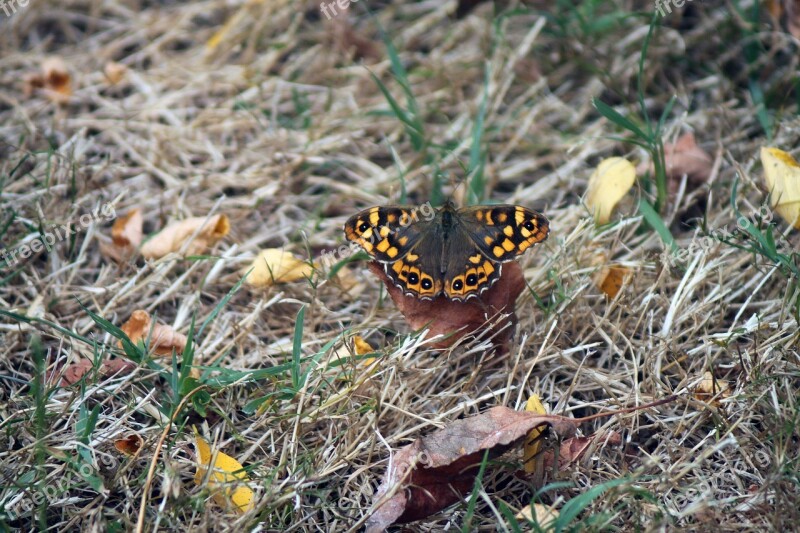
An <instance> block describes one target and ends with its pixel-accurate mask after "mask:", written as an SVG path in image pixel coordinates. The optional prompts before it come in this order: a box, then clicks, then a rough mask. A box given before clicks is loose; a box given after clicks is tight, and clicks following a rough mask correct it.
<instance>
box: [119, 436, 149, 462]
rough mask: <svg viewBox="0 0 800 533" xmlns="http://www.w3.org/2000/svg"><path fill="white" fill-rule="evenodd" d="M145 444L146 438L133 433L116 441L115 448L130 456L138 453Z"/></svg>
mask: <svg viewBox="0 0 800 533" xmlns="http://www.w3.org/2000/svg"><path fill="white" fill-rule="evenodd" d="M142 446H144V439H143V438H142V437H141V436H140V435H138V434H137V433H131V434H130V435H128V436H127V437H125V438H122V439H117V440H115V441H114V448H116V449H117V450H118V451H119V452H120V453H124V454H125V455H127V456H129V457H133V456H134V455H136V454H137V453H138V452H139V450H140V449H141V448H142Z"/></svg>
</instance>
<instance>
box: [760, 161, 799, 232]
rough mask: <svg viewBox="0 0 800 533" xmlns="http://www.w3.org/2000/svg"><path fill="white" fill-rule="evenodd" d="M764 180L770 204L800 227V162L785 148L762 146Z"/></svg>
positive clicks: (789, 221)
mask: <svg viewBox="0 0 800 533" xmlns="http://www.w3.org/2000/svg"><path fill="white" fill-rule="evenodd" d="M761 164H762V165H763V166H764V181H765V182H766V184H767V191H768V192H769V195H770V197H769V199H770V205H771V206H772V208H773V209H774V210H775V211H777V212H778V214H779V215H780V216H781V217H783V219H784V220H785V221H786V222H788V223H789V224H791V225H792V226H794V227H795V228H797V229H800V164H798V163H797V161H796V160H795V159H794V157H792V156H791V155H789V154H787V153H786V152H784V151H783V150H779V149H777V148H766V147H764V148H761Z"/></svg>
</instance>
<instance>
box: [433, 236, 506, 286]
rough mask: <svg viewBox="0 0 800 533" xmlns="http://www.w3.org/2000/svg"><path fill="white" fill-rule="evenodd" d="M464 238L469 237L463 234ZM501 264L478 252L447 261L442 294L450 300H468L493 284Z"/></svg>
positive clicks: (500, 270) (501, 267)
mask: <svg viewBox="0 0 800 533" xmlns="http://www.w3.org/2000/svg"><path fill="white" fill-rule="evenodd" d="M464 238H469V237H468V236H467V235H466V234H464ZM502 269H503V265H502V264H501V263H498V262H495V261H492V260H490V259H487V258H486V257H485V256H484V255H483V254H481V253H480V252H477V251H474V253H472V254H469V255H468V256H467V259H466V263H465V262H464V260H463V255H462V257H461V260H460V261H458V260H455V261H450V262H448V266H447V272H446V274H445V277H444V282H443V288H444V294H445V296H447V297H448V298H450V299H451V300H468V299H469V298H472V297H475V296H480V294H481V293H482V292H483V291H485V290H487V289H489V287H491V286H492V285H494V283H495V281H497V280H498V279H500V274H501V272H502Z"/></svg>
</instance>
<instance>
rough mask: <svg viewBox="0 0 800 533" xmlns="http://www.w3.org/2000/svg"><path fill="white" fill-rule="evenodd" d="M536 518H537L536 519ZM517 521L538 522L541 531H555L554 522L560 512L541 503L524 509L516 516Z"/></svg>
mask: <svg viewBox="0 0 800 533" xmlns="http://www.w3.org/2000/svg"><path fill="white" fill-rule="evenodd" d="M534 517H535V518H534ZM516 518H517V520H523V519H524V520H528V521H529V522H534V521H535V522H536V524H537V525H539V527H540V531H546V532H549V531H553V529H554V528H553V522H555V520H556V518H558V511H557V510H556V509H553V508H552V507H548V506H547V505H542V504H541V503H534V504H533V505H526V506H525V507H523V508H522V509H521V510H520V512H519V513H517V516H516Z"/></svg>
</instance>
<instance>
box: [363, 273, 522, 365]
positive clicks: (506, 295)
mask: <svg viewBox="0 0 800 533" xmlns="http://www.w3.org/2000/svg"><path fill="white" fill-rule="evenodd" d="M369 270H370V272H372V273H373V274H374V275H375V276H376V277H378V278H379V279H380V280H381V281H383V283H384V285H386V290H387V291H388V292H389V296H390V297H391V298H392V300H393V301H394V303H395V305H397V308H398V309H400V312H401V313H403V316H404V317H405V319H406V322H408V324H409V325H410V326H411V327H412V328H414V329H422V328H427V329H428V333H427V337H428V338H432V337H435V336H436V335H442V336H443V338H442V339H441V340H437V341H436V342H434V343H433V344H432V346H434V347H435V348H446V347H448V346H450V345H451V344H453V343H454V342H456V341H457V340H458V339H460V338H462V337H464V336H465V335H468V334H473V333H478V332H479V331H482V330H483V329H484V328H487V329H488V332H487V334H488V335H489V336H491V338H492V342H493V343H494V344H495V346H498V347H500V349H501V351H505V350H506V348H507V343H508V341H509V340H510V339H511V335H512V334H513V333H514V327H515V325H516V323H517V316H516V314H515V313H514V304H515V302H516V300H517V297H518V296H519V295H520V293H521V292H522V290H523V289H524V288H525V278H524V277H523V276H522V267H520V266H519V263H517V262H516V261H511V262H509V263H505V264H504V265H503V273H502V275H501V276H500V279H498V280H497V282H496V283H495V284H494V285H493V286H492V287H491V288H489V289H488V290H487V291H486V292H485V293H483V294H482V295H481V297H480V298H472V299H469V300H467V301H464V302H457V301H454V300H449V299H447V298H446V297H444V296H439V297H437V298H434V299H432V300H420V299H419V298H414V297H413V296H406V295H405V294H403V291H402V290H401V289H400V288H398V287H397V286H396V285H395V284H394V283H393V282H392V280H390V279H389V277H388V276H387V275H386V273H385V272H384V271H383V267H382V266H381V264H380V263H378V262H375V261H373V262H372V263H370V264H369Z"/></svg>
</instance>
